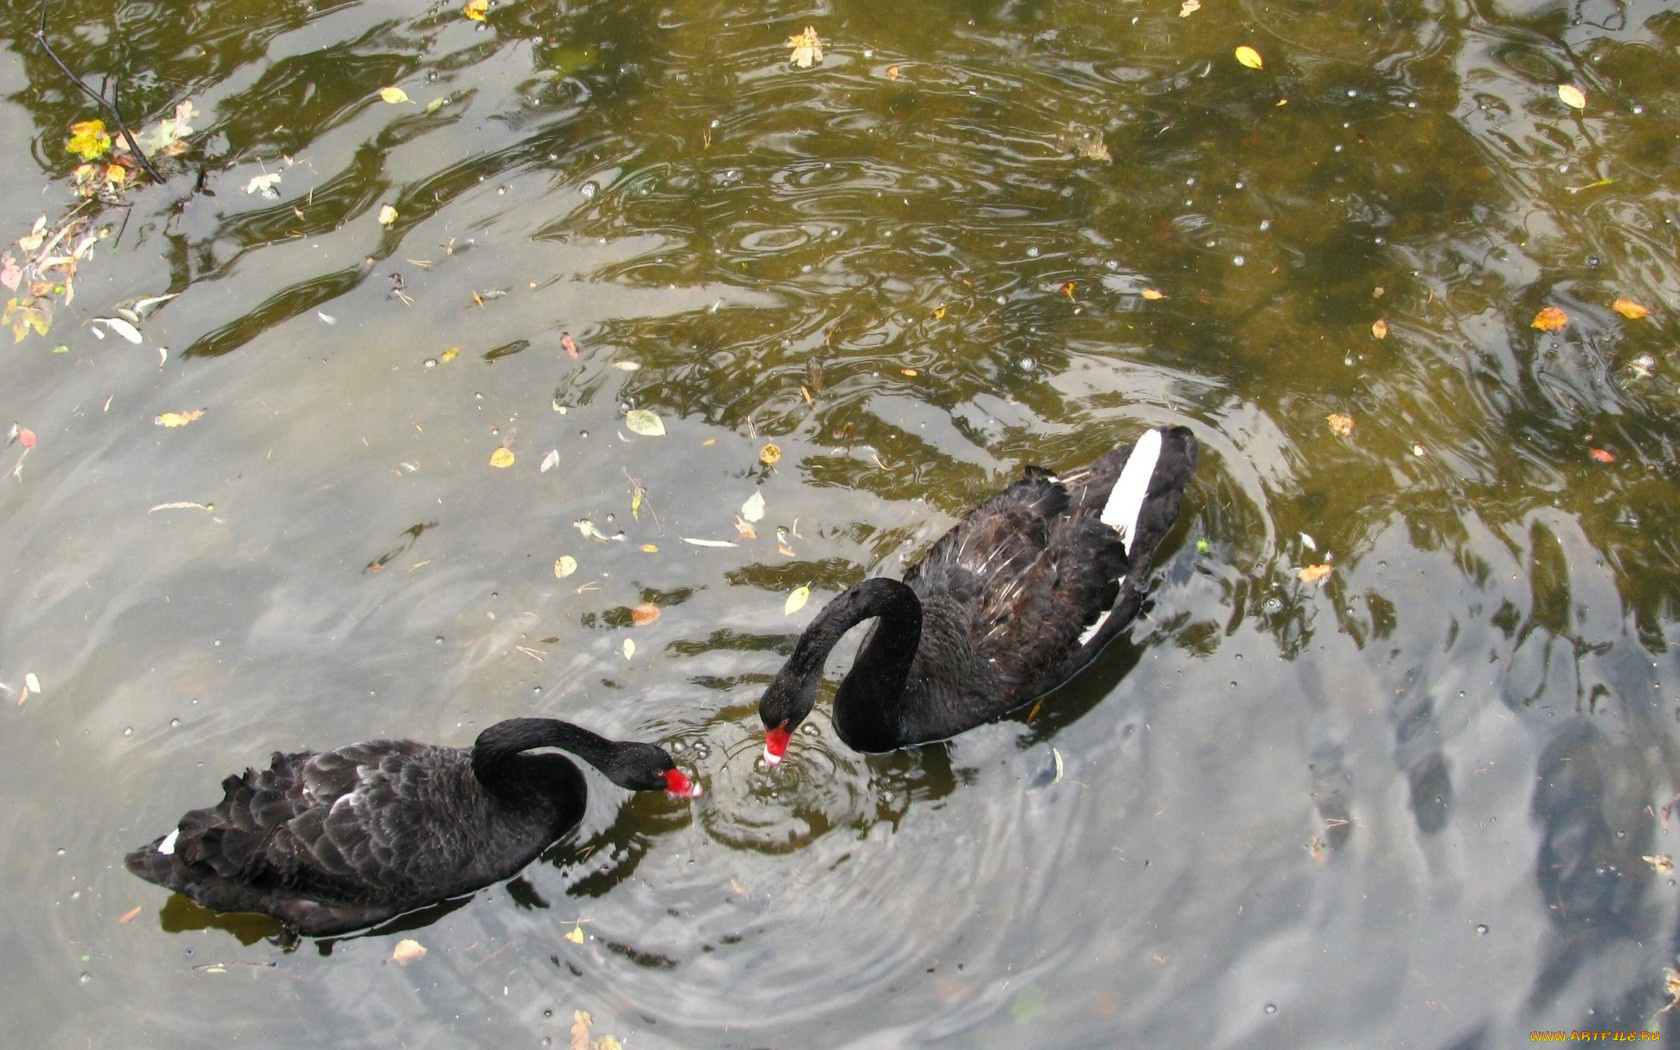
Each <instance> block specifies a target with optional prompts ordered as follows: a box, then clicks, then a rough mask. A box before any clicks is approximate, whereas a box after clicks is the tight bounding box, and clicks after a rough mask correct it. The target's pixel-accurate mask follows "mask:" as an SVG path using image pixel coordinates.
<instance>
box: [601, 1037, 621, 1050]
mask: <svg viewBox="0 0 1680 1050" xmlns="http://www.w3.org/2000/svg"><path fill="white" fill-rule="evenodd" d="M595 1050H624V1044H623V1043H621V1042H619V1041H618V1037H617V1036H611V1035H603V1036H602V1037H601V1038H599V1039H597V1040H595Z"/></svg>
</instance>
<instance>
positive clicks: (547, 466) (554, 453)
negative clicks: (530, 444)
mask: <svg viewBox="0 0 1680 1050" xmlns="http://www.w3.org/2000/svg"><path fill="white" fill-rule="evenodd" d="M559 462H560V450H559V449H557V448H551V449H549V450H548V455H546V456H544V457H543V461H542V466H540V467H538V468H537V473H538V474H547V473H548V472H549V471H551V470H553V469H554V466H555V464H557V463H559Z"/></svg>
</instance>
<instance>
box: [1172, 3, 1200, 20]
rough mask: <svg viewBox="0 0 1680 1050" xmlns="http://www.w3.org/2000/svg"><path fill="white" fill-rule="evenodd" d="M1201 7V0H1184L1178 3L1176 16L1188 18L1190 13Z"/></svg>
mask: <svg viewBox="0 0 1680 1050" xmlns="http://www.w3.org/2000/svg"><path fill="white" fill-rule="evenodd" d="M1201 9H1202V0H1184V3H1183V4H1180V5H1179V8H1178V17H1180V18H1189V17H1190V16H1191V15H1193V14H1195V13H1196V12H1197V11H1200V10H1201Z"/></svg>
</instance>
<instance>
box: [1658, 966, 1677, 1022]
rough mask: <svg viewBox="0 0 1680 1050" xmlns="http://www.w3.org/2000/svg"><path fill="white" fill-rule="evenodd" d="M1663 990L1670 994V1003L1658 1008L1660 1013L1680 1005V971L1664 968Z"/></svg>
mask: <svg viewBox="0 0 1680 1050" xmlns="http://www.w3.org/2000/svg"><path fill="white" fill-rule="evenodd" d="M1663 992H1664V993H1666V994H1667V995H1668V1005H1667V1006H1665V1007H1663V1008H1662V1009H1661V1010H1658V1011H1657V1013H1659V1014H1666V1013H1668V1012H1669V1011H1670V1010H1672V1009H1674V1008H1675V1007H1676V1006H1680V973H1676V972H1675V971H1673V970H1670V969H1668V968H1666V967H1665V968H1664V969H1663Z"/></svg>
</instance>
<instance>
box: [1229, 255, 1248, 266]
mask: <svg viewBox="0 0 1680 1050" xmlns="http://www.w3.org/2000/svg"><path fill="white" fill-rule="evenodd" d="M1246 262H1248V259H1247V258H1245V257H1243V256H1241V255H1233V256H1231V265H1232V266H1241V265H1243V264H1244V263H1246Z"/></svg>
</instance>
